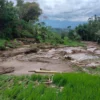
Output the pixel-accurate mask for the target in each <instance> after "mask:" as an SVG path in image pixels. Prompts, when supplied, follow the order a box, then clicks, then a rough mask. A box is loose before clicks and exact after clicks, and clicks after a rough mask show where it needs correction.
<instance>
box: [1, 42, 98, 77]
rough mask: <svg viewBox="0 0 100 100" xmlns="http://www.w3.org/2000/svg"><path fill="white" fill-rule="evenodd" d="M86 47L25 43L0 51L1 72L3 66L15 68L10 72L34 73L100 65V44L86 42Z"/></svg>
mask: <svg viewBox="0 0 100 100" xmlns="http://www.w3.org/2000/svg"><path fill="white" fill-rule="evenodd" d="M85 43H86V47H66V46H63V47H62V46H59V47H54V46H51V45H43V44H42V46H41V45H37V44H34V45H23V47H21V48H17V49H13V50H8V51H0V66H1V67H0V72H2V71H3V70H1V69H2V68H14V71H11V72H10V74H14V75H23V74H33V72H29V71H33V70H40V69H41V68H43V69H47V70H51V71H58V72H73V71H75V68H73V66H80V67H81V68H87V67H93V66H94V67H97V66H99V65H100V61H99V59H100V46H99V45H97V44H96V43H94V42H85Z"/></svg>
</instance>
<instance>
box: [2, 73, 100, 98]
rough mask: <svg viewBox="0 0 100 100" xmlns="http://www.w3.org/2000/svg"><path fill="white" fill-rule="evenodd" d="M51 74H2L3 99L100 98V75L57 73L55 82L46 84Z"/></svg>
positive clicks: (54, 78)
mask: <svg viewBox="0 0 100 100" xmlns="http://www.w3.org/2000/svg"><path fill="white" fill-rule="evenodd" d="M49 77H50V76H41V75H32V76H7V75H1V76H0V99H2V100H77V98H78V99H80V100H84V99H85V100H99V98H100V95H99V94H100V89H99V87H100V84H99V83H100V76H94V75H89V74H83V73H67V74H56V75H54V76H53V84H52V85H50V86H47V85H46V84H44V82H46V81H47V80H48V78H49Z"/></svg>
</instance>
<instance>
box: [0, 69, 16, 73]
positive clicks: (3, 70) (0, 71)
mask: <svg viewBox="0 0 100 100" xmlns="http://www.w3.org/2000/svg"><path fill="white" fill-rule="evenodd" d="M12 72H14V67H8V68H5V67H0V74H6V73H12Z"/></svg>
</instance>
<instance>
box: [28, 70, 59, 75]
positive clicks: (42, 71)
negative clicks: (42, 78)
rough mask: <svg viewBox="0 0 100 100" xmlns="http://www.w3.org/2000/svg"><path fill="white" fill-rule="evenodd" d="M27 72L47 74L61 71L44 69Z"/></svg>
mask: <svg viewBox="0 0 100 100" xmlns="http://www.w3.org/2000/svg"><path fill="white" fill-rule="evenodd" d="M29 72H34V73H48V74H56V73H61V72H58V71H44V70H34V71H29Z"/></svg>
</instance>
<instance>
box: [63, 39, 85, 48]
mask: <svg viewBox="0 0 100 100" xmlns="http://www.w3.org/2000/svg"><path fill="white" fill-rule="evenodd" d="M64 45H67V46H71V47H78V46H82V47H84V46H85V44H84V43H82V42H81V41H75V40H70V39H68V38H65V39H64Z"/></svg>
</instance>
